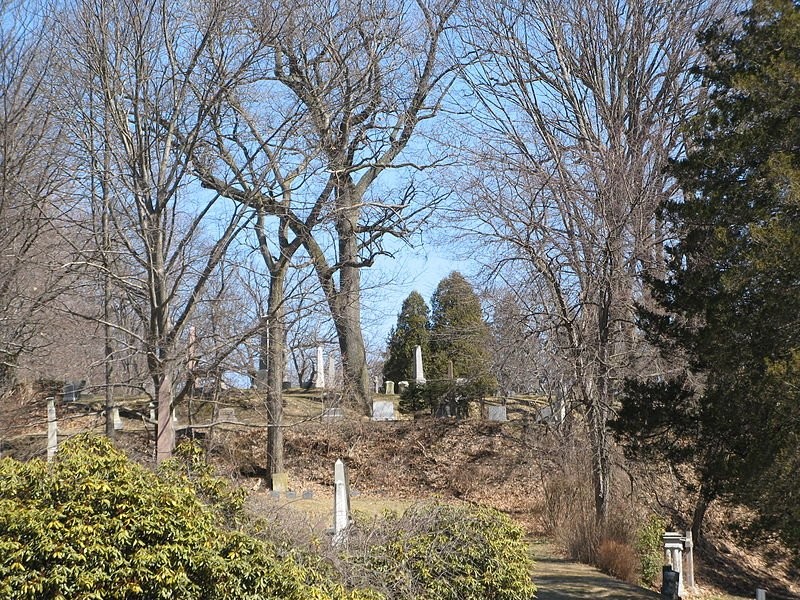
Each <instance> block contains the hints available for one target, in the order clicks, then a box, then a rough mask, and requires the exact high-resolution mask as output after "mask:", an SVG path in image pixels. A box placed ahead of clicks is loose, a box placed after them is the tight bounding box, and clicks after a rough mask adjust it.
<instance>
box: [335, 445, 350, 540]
mask: <svg viewBox="0 0 800 600" xmlns="http://www.w3.org/2000/svg"><path fill="white" fill-rule="evenodd" d="M333 486H334V490H333V492H334V493H333V545H334V546H338V545H340V544H342V543H343V542H344V541H345V540H346V539H347V528H348V527H349V526H350V483H349V481H348V480H347V467H346V466H345V464H344V463H343V462H342V459H341V458H339V459H337V460H336V464H335V465H334V468H333Z"/></svg>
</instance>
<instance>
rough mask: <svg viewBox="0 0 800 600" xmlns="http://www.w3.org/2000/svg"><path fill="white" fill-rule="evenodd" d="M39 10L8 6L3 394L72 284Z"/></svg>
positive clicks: (2, 49) (64, 168) (2, 121)
mask: <svg viewBox="0 0 800 600" xmlns="http://www.w3.org/2000/svg"><path fill="white" fill-rule="evenodd" d="M38 8H39V7H38V5H36V3H15V2H6V1H3V2H0V389H2V388H3V387H5V386H6V385H8V384H11V383H13V382H14V381H15V379H16V378H17V368H18V367H19V366H20V359H21V358H23V357H24V356H26V355H29V354H30V353H32V352H34V351H36V350H37V349H41V347H42V345H43V344H44V343H46V342H47V340H48V339H49V338H47V337H45V336H43V335H42V334H43V333H44V332H45V329H46V328H47V327H48V326H49V323H50V321H51V317H52V315H51V313H50V312H49V309H50V307H51V305H52V303H53V301H54V300H55V299H56V298H57V297H58V296H59V294H61V293H62V292H63V291H64V289H65V287H66V284H67V279H66V277H67V275H68V274H67V272H66V271H65V269H64V268H63V265H64V264H65V263H67V262H69V248H68V247H64V246H63V245H61V244H59V243H58V236H57V235H56V232H57V231H58V229H57V226H56V218H57V217H58V215H59V214H61V213H62V212H63V211H64V210H65V209H66V207H67V204H68V192H69V190H70V187H71V186H70V185H69V179H68V177H67V174H68V171H69V163H68V161H67V159H66V155H65V154H64V147H65V146H64V144H63V143H62V136H61V129H60V127H59V126H58V123H57V122H56V120H55V119H54V115H53V112H52V109H51V107H52V96H51V94H50V88H49V77H50V75H51V73H52V68H51V64H52V63H51V49H50V45H49V44H48V38H47V36H46V35H45V33H46V31H47V28H48V26H49V25H48V23H47V20H46V19H45V17H44V16H43V15H42V14H39V13H38V11H37V9H38Z"/></svg>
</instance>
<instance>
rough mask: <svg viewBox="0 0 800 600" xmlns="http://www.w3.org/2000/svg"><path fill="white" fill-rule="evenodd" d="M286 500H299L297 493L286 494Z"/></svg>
mask: <svg viewBox="0 0 800 600" xmlns="http://www.w3.org/2000/svg"><path fill="white" fill-rule="evenodd" d="M286 499H287V500H296V499H297V492H291V491H289V492H286Z"/></svg>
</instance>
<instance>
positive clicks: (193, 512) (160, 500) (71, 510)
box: [0, 436, 368, 600]
mask: <svg viewBox="0 0 800 600" xmlns="http://www.w3.org/2000/svg"><path fill="white" fill-rule="evenodd" d="M167 470H169V469H167ZM193 487H194V486H193V485H192V484H191V481H190V478H189V477H188V476H186V477H177V476H176V475H175V473H174V471H173V473H172V475H170V476H168V477H167V478H166V479H161V478H159V477H158V476H157V475H156V474H154V473H152V472H150V471H147V470H146V469H144V468H142V467H140V466H139V465H136V464H134V463H132V462H130V461H129V460H128V459H127V458H126V457H125V456H124V455H123V454H122V453H121V452H119V451H118V450H116V449H115V448H114V447H113V446H112V445H111V444H110V443H109V442H108V441H107V440H106V439H105V438H99V437H84V436H81V437H77V438H73V439H72V440H70V441H69V442H67V443H65V444H64V445H63V447H62V449H60V450H59V452H58V454H57V456H56V460H55V461H54V462H53V463H50V464H47V463H45V462H43V461H41V460H38V459H37V460H32V461H30V462H27V463H21V462H17V461H14V460H11V459H3V460H0V597H2V598H9V599H14V600H16V599H23V598H26V599H34V598H35V599H62V598H63V599H73V598H76V599H77V598H80V599H87V600H88V599H90V598H98V599H100V598H102V599H110V600H114V599H123V598H124V599H139V598H141V599H155V598H161V599H178V598H181V599H183V598H185V599H192V600H203V599H209V600H211V599H214V600H227V599H231V600H233V599H236V600H240V599H256V598H259V599H267V598H276V599H277V598H281V599H286V600H325V599H329V598H346V597H350V598H354V599H355V598H368V596H359V595H358V594H354V595H352V596H348V595H347V594H346V593H345V591H344V589H343V588H342V587H341V586H340V585H338V584H336V583H333V582H324V584H325V585H313V584H309V583H308V582H309V581H313V580H314V579H315V577H317V576H316V575H315V574H314V573H311V572H309V570H308V569H306V568H304V567H302V566H300V565H299V564H297V562H296V561H294V560H293V559H292V557H291V556H284V557H279V556H277V555H276V553H275V552H274V549H273V548H272V547H271V546H270V545H268V544H266V543H264V542H262V541H259V540H256V539H254V538H252V537H249V536H246V535H244V534H242V533H240V532H235V531H229V530H226V529H225V528H223V527H222V526H221V525H222V522H223V520H222V518H221V516H220V514H219V512H218V511H216V510H214V509H211V508H209V507H208V506H206V505H205V504H203V502H201V501H200V500H199V499H198V497H197V495H196V493H195V491H194V489H193ZM234 504H235V501H234ZM329 590H332V592H331V591H329Z"/></svg>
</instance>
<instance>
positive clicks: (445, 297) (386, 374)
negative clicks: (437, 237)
mask: <svg viewBox="0 0 800 600" xmlns="http://www.w3.org/2000/svg"><path fill="white" fill-rule="evenodd" d="M431 307H432V309H429V308H428V305H427V304H426V303H425V300H424V299H423V298H422V296H421V295H420V294H419V293H418V292H411V294H409V296H408V297H407V298H406V299H405V300H404V301H403V306H402V308H401V310H400V313H399V314H398V315H397V325H396V326H395V327H393V328H392V330H391V332H390V333H389V338H388V340H387V349H386V353H387V356H386V360H385V362H384V365H383V378H384V379H387V380H391V381H402V380H406V381H413V380H414V348H415V346H420V347H421V348H422V359H423V367H424V371H425V376H426V378H428V379H445V378H447V377H448V375H449V369H450V366H449V365H450V364H451V363H452V377H454V378H467V377H468V378H470V379H480V380H486V383H487V388H496V386H497V383H496V381H495V382H494V385H492V382H491V380H492V379H493V376H492V374H491V371H492V364H491V362H492V361H491V335H490V330H489V326H488V325H487V323H486V321H485V320H484V317H483V310H482V307H481V302H480V299H479V298H478V295H477V294H476V293H475V290H474V289H473V287H472V285H471V284H470V283H469V282H468V281H467V280H466V279H465V278H464V276H463V275H461V273H458V272H457V271H455V272H453V273H451V274H450V275H448V276H447V277H446V278H444V279H443V280H442V281H440V282H439V285H438V286H437V287H436V290H435V291H434V293H433V296H432V297H431Z"/></svg>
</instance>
